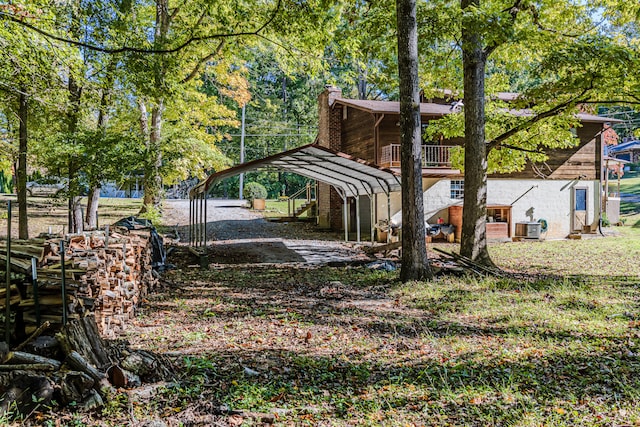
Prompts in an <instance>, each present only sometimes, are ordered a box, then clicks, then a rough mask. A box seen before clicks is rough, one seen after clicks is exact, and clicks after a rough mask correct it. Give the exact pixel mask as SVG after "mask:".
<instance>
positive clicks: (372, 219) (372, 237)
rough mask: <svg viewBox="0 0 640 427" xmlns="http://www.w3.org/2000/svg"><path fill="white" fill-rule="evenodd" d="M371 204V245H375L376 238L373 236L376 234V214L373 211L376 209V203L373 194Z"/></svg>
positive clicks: (370, 198) (370, 199)
mask: <svg viewBox="0 0 640 427" xmlns="http://www.w3.org/2000/svg"><path fill="white" fill-rule="evenodd" d="M369 204H370V205H371V208H370V211H371V244H373V243H374V242H375V238H374V236H373V234H374V233H375V226H374V222H375V212H374V211H373V210H374V209H375V203H374V201H373V194H371V195H369Z"/></svg>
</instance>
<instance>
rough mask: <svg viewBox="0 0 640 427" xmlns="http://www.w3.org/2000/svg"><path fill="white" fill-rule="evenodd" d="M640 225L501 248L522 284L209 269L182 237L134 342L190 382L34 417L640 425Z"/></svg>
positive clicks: (58, 421)
mask: <svg viewBox="0 0 640 427" xmlns="http://www.w3.org/2000/svg"><path fill="white" fill-rule="evenodd" d="M123 203H124V202H123ZM103 206H104V207H105V208H106V211H111V212H113V213H114V214H115V213H118V214H124V213H125V212H128V211H126V209H128V210H131V211H133V210H134V208H135V206H133V204H126V205H117V206H115V205H110V204H109V202H107V203H105V204H103ZM109 206H112V207H111V208H110V207H109ZM125 206H126V208H125ZM119 216H124V215H119ZM639 220H640V217H639V216H635V217H628V220H627V223H626V224H627V225H626V226H625V227H617V228H615V231H616V232H617V235H616V236H614V237H606V238H602V237H594V238H590V239H583V240H566V241H546V242H518V243H505V244H496V245H493V246H491V249H490V250H491V254H492V256H493V258H494V260H495V261H496V263H497V264H498V265H500V266H501V267H503V268H504V269H506V270H508V271H514V272H518V273H519V274H518V275H517V276H514V278H512V279H497V278H482V277H472V276H463V277H453V276H446V277H439V278H437V279H436V280H434V281H433V282H420V283H408V284H402V283H400V282H399V281H398V273H397V271H391V272H386V271H382V270H373V269H369V268H366V267H364V266H359V267H328V266H324V267H313V266H292V265H223V264H212V268H211V269H210V270H201V269H199V268H197V267H196V266H195V265H193V263H194V260H193V259H190V258H189V255H188V253H187V251H186V250H185V248H184V247H177V249H176V250H174V252H173V253H172V254H171V256H170V260H169V261H170V262H173V263H175V264H176V265H177V268H176V269H175V270H171V271H169V272H167V273H165V274H164V275H163V282H164V284H165V287H164V290H163V291H161V292H160V293H157V294H154V295H152V296H151V297H150V298H149V300H148V301H146V302H145V303H144V304H143V305H142V307H141V309H140V314H139V317H138V318H137V319H136V321H135V323H134V326H133V327H131V328H130V329H129V330H128V333H127V336H126V339H127V340H128V341H129V342H130V343H131V345H132V346H133V347H135V348H141V349H146V350H150V351H154V352H159V353H163V354H165V355H166V357H167V358H168V359H170V360H172V361H173V363H174V364H175V366H176V369H175V372H176V374H175V378H174V379H173V380H171V381H168V382H165V383H161V384H156V385H154V386H151V387H143V388H141V389H134V390H130V391H127V392H126V393H125V394H120V395H119V396H118V397H117V398H115V399H113V400H112V401H111V402H110V403H109V404H108V405H107V406H105V407H104V408H103V409H102V411H100V412H98V413H89V414H87V413H79V412H75V411H73V410H71V411H69V412H65V413H62V414H60V413H58V414H56V416H55V417H56V418H55V419H54V418H52V417H51V416H48V415H42V416H39V418H38V417H36V418H32V420H33V419H36V420H37V421H36V423H37V425H51V426H54V425H113V426H116V425H118V426H120V425H158V426H164V425H166V426H179V425H189V426H213V425H216V426H217V425H219V426H239V425H261V422H262V421H261V420H263V421H264V420H267V421H268V422H269V423H272V424H274V425H278V426H290V425H291V426H293V425H295V426H298V425H310V426H347V425H363V426H366V425H371V426H378V425H388V426H398V425H409V426H414V425H415V426H421V425H434V426H450V425H459V426H470V425H475V426H487V425H518V426H539V425H548V426H575V425H585V426H598V425H602V426H605V425H606V426H609V425H619V426H623V425H638V424H640V407H639V406H638V404H637V402H638V401H640V316H639V315H638V312H639V310H638V308H639V307H638V305H639V303H640V265H639V264H638V259H640V221H639ZM282 226H283V227H285V226H286V225H282ZM446 247H447V248H448V249H452V248H453V246H446ZM152 423H155V424H152Z"/></svg>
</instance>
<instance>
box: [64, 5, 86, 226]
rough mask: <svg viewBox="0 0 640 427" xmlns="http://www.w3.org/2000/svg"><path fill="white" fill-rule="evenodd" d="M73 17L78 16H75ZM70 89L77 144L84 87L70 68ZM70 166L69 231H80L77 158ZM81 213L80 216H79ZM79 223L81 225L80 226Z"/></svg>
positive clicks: (75, 31)
mask: <svg viewBox="0 0 640 427" xmlns="http://www.w3.org/2000/svg"><path fill="white" fill-rule="evenodd" d="M72 18H73V19H75V18H76V17H75V16H73V17H72ZM69 32H70V33H71V34H72V35H73V36H74V37H75V38H79V37H80V28H79V26H78V23H77V22H75V21H73V24H72V26H71V29H70V31H69ZM67 90H68V91H69V109H68V110H67V132H68V134H69V137H70V138H71V143H72V144H75V138H76V133H77V131H78V116H79V114H80V98H81V97H82V87H81V86H80V85H78V82H77V80H76V78H75V76H74V75H73V71H72V70H71V69H69V82H68V85H67ZM67 166H68V170H67V173H68V178H69V182H68V183H67V185H68V186H69V188H68V191H69V203H68V208H69V212H68V224H67V225H68V228H69V230H68V231H69V233H79V232H81V231H82V224H83V223H84V218H83V217H82V209H81V208H79V204H80V183H79V182H78V170H77V169H78V166H77V165H76V162H75V159H74V158H73V157H69V159H68V161H67ZM78 213H80V216H78ZM78 225H79V227H78Z"/></svg>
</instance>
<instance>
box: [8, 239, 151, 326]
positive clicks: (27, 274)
mask: <svg viewBox="0 0 640 427" xmlns="http://www.w3.org/2000/svg"><path fill="white" fill-rule="evenodd" d="M17 243H18V242H17ZM64 249H65V253H64V270H65V274H64V277H65V289H66V296H67V318H68V319H73V318H77V317H79V316H82V315H84V314H86V313H87V312H94V315H95V318H96V322H97V325H98V329H99V330H100V332H101V334H102V335H103V336H104V337H106V338H116V337H118V336H119V335H120V334H121V332H122V331H123V330H124V329H125V328H126V325H127V322H129V321H130V319H131V318H132V317H133V316H134V314H135V308H136V307H137V306H138V304H139V303H140V301H141V299H142V298H144V297H145V296H146V295H147V294H148V292H150V291H152V290H153V289H154V288H155V286H156V285H157V283H158V280H157V277H156V275H155V274H154V272H153V269H152V248H151V245H150V234H149V230H148V229H147V230H125V229H116V230H115V231H112V232H110V233H107V232H105V231H93V232H88V233H83V234H78V235H69V236H67V238H66V239H65V248H64ZM3 256H4V263H3V262H2V261H3V258H2V257H3ZM31 258H36V259H37V261H38V262H37V269H36V284H37V286H34V285H33V282H34V281H33V275H32V271H31ZM62 259H63V257H62V254H61V253H60V239H38V240H32V241H28V242H19V243H18V244H13V243H12V246H11V269H12V272H13V274H15V277H12V283H15V285H12V288H11V289H12V291H11V306H12V311H13V310H15V312H16V313H18V315H16V317H15V331H14V332H15V335H16V336H20V335H26V334H29V333H30V332H32V331H33V330H35V328H36V327H37V325H38V324H40V323H42V322H44V321H49V322H50V323H51V324H52V325H53V326H54V327H55V325H61V324H62V319H63V304H62V270H63V269H62ZM0 264H4V265H6V248H4V252H3V248H0ZM0 288H1V290H0V310H4V308H3V307H4V306H5V296H6V287H5V286H0ZM0 326H1V325H0Z"/></svg>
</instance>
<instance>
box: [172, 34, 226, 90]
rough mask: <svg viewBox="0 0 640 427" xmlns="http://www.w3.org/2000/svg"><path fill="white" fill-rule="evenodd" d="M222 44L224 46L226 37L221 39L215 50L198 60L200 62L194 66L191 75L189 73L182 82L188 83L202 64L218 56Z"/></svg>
mask: <svg viewBox="0 0 640 427" xmlns="http://www.w3.org/2000/svg"><path fill="white" fill-rule="evenodd" d="M222 46H224V39H222V40H220V43H218V47H217V48H216V49H215V50H214V51H213V52H211V53H210V54H209V55H207V56H205V57H204V58H202V59H200V60H199V61H198V63H197V64H196V65H195V66H194V67H193V70H191V72H190V73H189V75H187V76H186V77H185V78H184V79H182V82H181V83H183V84H184V83H187V82H188V81H191V80H193V78H194V77H196V76H197V75H198V72H199V71H200V67H202V64H204V63H205V62H207V61H210V60H211V59H213V58H215V57H216V56H218V54H219V53H220V51H221V50H222Z"/></svg>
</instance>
